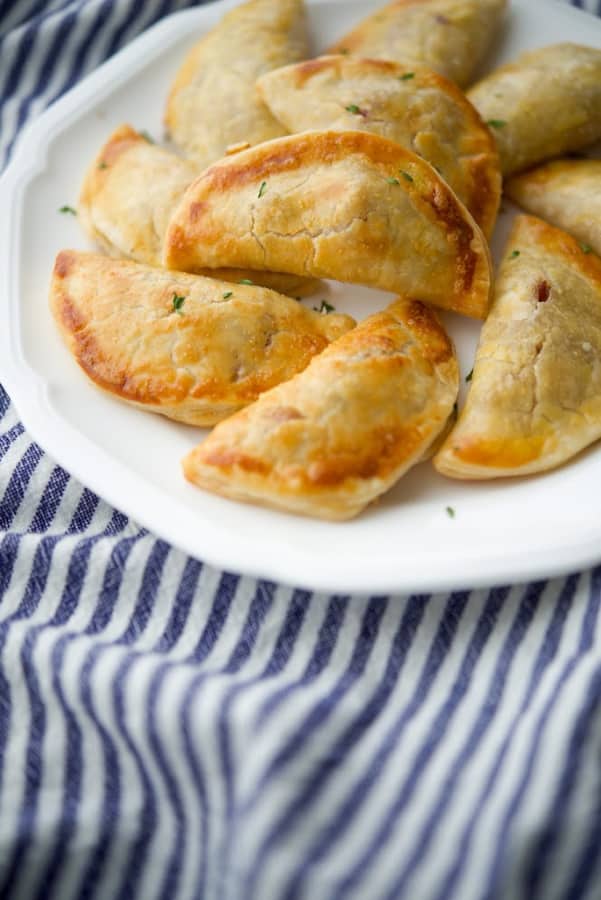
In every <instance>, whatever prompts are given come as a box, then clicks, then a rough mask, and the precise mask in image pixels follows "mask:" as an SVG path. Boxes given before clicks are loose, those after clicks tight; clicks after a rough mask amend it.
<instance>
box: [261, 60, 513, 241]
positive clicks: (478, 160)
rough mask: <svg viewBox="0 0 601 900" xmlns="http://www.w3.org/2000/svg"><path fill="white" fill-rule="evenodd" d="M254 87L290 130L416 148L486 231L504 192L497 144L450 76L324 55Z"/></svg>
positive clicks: (279, 71)
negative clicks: (348, 134) (362, 134)
mask: <svg viewBox="0 0 601 900" xmlns="http://www.w3.org/2000/svg"><path fill="white" fill-rule="evenodd" d="M257 88H258V90H259V93H260V95H261V96H262V98H263V100H264V101H265V102H266V103H267V105H268V107H269V108H270V110H271V111H272V113H273V114H274V116H276V118H277V119H279V121H280V122H282V124H283V125H284V126H285V127H286V128H287V129H288V131H291V132H298V131H308V130H310V129H332V130H334V131H371V132H373V133H374V134H380V135H382V137H385V138H389V139H390V140H392V141H396V142H397V143H398V144H401V145H402V146H403V147H406V148H407V149H408V150H412V151H413V152H415V153H417V154H418V155H419V156H421V157H423V158H424V159H426V160H427V161H428V162H429V163H430V164H431V165H432V166H434V168H435V169H437V170H438V172H439V173H440V174H441V175H442V177H443V178H444V180H445V181H446V182H447V184H449V185H450V186H451V187H452V188H453V190H454V191H455V193H456V194H457V196H458V197H459V199H460V200H461V201H462V202H463V203H465V205H466V206H467V208H468V209H469V211H470V212H471V214H472V215H473V217H474V219H475V220H476V222H477V223H478V225H480V227H481V228H482V230H483V231H484V233H485V234H486V235H487V237H490V235H491V233H492V230H493V227H494V224H495V220H496V217H497V211H498V208H499V201H500V198H501V174H500V171H499V158H498V153H497V149H496V146H495V142H494V138H493V137H492V135H491V133H490V131H489V129H488V128H487V127H486V125H484V123H483V122H482V120H481V119H480V116H479V115H478V113H477V112H476V110H475V109H474V107H473V106H472V105H471V103H469V102H468V101H467V100H466V98H465V95H464V94H463V93H462V92H461V91H460V90H459V88H457V87H456V86H455V85H454V84H453V83H452V82H450V81H449V80H448V79H446V78H443V77H442V76H441V75H437V74H435V73H434V72H431V71H430V70H429V69H418V68H415V67H414V68H411V69H408V68H407V67H406V66H402V65H400V64H398V63H394V62H390V61H387V60H381V59H359V58H358V57H352V56H322V57H321V58H319V59H313V60H309V61H308V62H303V63H296V64H295V65H292V66H286V67H285V68H283V69H276V70H275V71H274V72H268V73H267V74H266V75H263V76H262V77H261V78H260V79H259V81H258V82H257Z"/></svg>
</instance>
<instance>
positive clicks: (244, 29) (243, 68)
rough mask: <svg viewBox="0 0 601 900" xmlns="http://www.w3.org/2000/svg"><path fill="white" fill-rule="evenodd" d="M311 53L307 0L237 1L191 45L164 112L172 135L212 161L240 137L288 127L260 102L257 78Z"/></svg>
mask: <svg viewBox="0 0 601 900" xmlns="http://www.w3.org/2000/svg"><path fill="white" fill-rule="evenodd" d="M308 55H309V47H308V42H307V35H306V29H305V13H304V5H303V0H250V2H247V3H243V4H242V5H241V6H237V7H235V8H234V9H232V10H231V11H230V12H228V13H226V15H225V16H224V17H223V19H222V21H221V22H220V23H219V24H218V25H217V26H216V27H215V28H214V29H212V31H210V32H209V33H208V34H207V35H205V36H204V37H203V38H202V39H201V40H200V41H199V42H198V43H197V44H196V45H195V46H194V47H193V48H192V50H191V51H190V52H189V54H188V55H187V57H186V59H185V60H184V62H183V64H182V66H181V68H180V70H179V71H178V73H177V76H176V78H175V81H174V83H173V86H172V88H171V92H170V94H169V99H168V102H167V107H166V111H165V126H166V128H167V130H168V132H169V134H170V136H171V138H172V140H173V142H174V143H175V144H176V145H177V146H178V147H181V149H182V150H183V151H184V152H185V153H186V155H187V156H189V157H190V158H191V159H193V160H194V161H195V162H196V163H197V164H198V166H199V167H200V168H205V166H208V165H210V164H211V163H212V162H214V161H215V160H217V159H220V158H221V157H222V156H224V155H225V153H226V151H227V149H228V147H229V146H231V145H233V144H238V143H239V142H248V143H249V144H251V145H254V144H259V143H261V142H262V141H268V140H271V139H272V138H275V137H279V136H280V135H282V134H285V133H286V132H285V130H284V129H283V128H282V126H281V125H280V123H279V122H278V121H277V119H275V118H274V117H273V116H272V115H271V113H270V112H269V110H268V109H267V107H266V106H265V105H264V104H263V103H262V102H261V100H260V98H259V96H258V94H257V92H256V90H255V81H256V80H257V78H258V77H259V76H260V75H262V74H263V73H264V72H268V71H269V70H270V69H277V68H279V67H280V66H285V65H287V64H288V63H292V62H296V61H297V60H300V59H305V58H306V57H307V56H308Z"/></svg>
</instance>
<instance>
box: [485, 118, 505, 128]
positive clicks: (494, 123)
mask: <svg viewBox="0 0 601 900" xmlns="http://www.w3.org/2000/svg"><path fill="white" fill-rule="evenodd" d="M486 124H487V125H490V127H491V128H505V126H506V125H507V122H506V121H505V120H504V119H489V120H488V122H487V123H486Z"/></svg>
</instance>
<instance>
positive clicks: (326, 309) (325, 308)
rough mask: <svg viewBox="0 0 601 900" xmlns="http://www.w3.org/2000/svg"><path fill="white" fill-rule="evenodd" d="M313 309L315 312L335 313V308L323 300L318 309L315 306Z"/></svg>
mask: <svg viewBox="0 0 601 900" xmlns="http://www.w3.org/2000/svg"><path fill="white" fill-rule="evenodd" d="M313 309H314V310H315V312H318V313H324V314H327V313H331V312H335V310H336V307H335V306H332V304H331V303H327V302H326V301H325V300H322V301H321V306H320V307H319V309H318V308H317V307H316V306H314V307H313Z"/></svg>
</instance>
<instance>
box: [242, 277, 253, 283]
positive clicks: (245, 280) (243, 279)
mask: <svg viewBox="0 0 601 900" xmlns="http://www.w3.org/2000/svg"><path fill="white" fill-rule="evenodd" d="M238 284H254V281H251V280H250V278H241V279H240V281H239V282H238Z"/></svg>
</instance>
